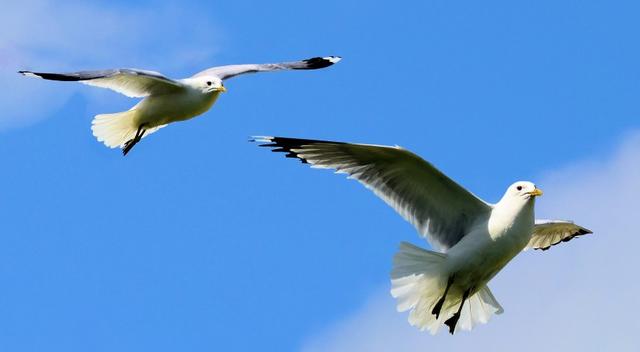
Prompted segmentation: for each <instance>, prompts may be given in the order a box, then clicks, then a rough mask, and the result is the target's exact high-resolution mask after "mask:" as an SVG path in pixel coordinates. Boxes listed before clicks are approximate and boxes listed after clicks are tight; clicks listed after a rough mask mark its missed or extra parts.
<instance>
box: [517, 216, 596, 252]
mask: <svg viewBox="0 0 640 352" xmlns="http://www.w3.org/2000/svg"><path fill="white" fill-rule="evenodd" d="M590 233H593V232H591V230H589V229H586V228H584V227H582V226H580V225H576V224H574V223H573V222H572V221H568V220H536V224H535V226H534V227H533V235H532V236H531V240H529V243H528V244H527V246H526V247H525V250H526V249H530V248H533V249H542V250H543V251H546V250H547V249H549V248H551V246H555V245H556V244H558V243H561V242H568V241H570V240H572V239H573V238H575V237H578V236H583V235H586V234H590Z"/></svg>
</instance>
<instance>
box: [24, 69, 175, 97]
mask: <svg viewBox="0 0 640 352" xmlns="http://www.w3.org/2000/svg"><path fill="white" fill-rule="evenodd" d="M19 73H21V74H23V75H25V76H31V77H39V78H43V79H48V80H54V81H77V82H80V83H84V84H88V85H91V86H96V87H101V88H108V89H111V90H114V91H116V92H118V93H120V94H124V95H126V96H128V97H132V98H142V97H146V96H149V95H152V94H166V93H171V92H176V91H179V90H181V89H184V86H183V85H182V83H180V82H178V81H174V80H172V79H170V78H167V77H165V76H163V75H162V74H160V73H158V72H153V71H144V70H136V69H128V68H122V69H112V70H100V71H79V72H68V73H47V72H32V71H19Z"/></svg>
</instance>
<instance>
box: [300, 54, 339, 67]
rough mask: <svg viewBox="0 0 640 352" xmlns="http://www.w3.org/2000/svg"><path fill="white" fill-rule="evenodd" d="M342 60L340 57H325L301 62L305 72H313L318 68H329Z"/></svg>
mask: <svg viewBox="0 0 640 352" xmlns="http://www.w3.org/2000/svg"><path fill="white" fill-rule="evenodd" d="M340 60H342V58H341V57H340V56H326V57H312V58H310V59H306V60H302V61H303V62H304V63H305V64H306V66H305V67H304V69H305V70H315V69H319V68H325V67H329V66H331V65H333V64H336V63H338V62H339V61H340Z"/></svg>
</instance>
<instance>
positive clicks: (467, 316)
mask: <svg viewBox="0 0 640 352" xmlns="http://www.w3.org/2000/svg"><path fill="white" fill-rule="evenodd" d="M446 260H447V256H446V254H442V253H436V252H431V251H427V250H424V249H422V248H419V247H416V246H414V245H412V244H409V243H406V242H402V243H401V244H400V251H399V252H398V253H397V254H396V255H395V257H394V258H393V270H392V272H391V284H392V288H391V295H392V296H393V297H395V298H396V299H397V300H398V306H397V308H398V311H400V312H403V311H407V310H411V313H410V314H409V323H410V324H411V325H413V326H416V327H418V328H419V329H420V330H425V329H426V330H429V332H431V334H435V333H437V332H438V329H439V328H440V326H442V325H443V324H444V321H445V320H447V319H448V318H450V317H451V316H452V315H453V314H454V313H455V312H456V311H457V309H458V307H459V306H460V302H461V300H462V295H461V294H460V293H458V292H456V291H455V290H451V291H449V293H448V294H447V299H446V301H445V304H444V305H443V307H442V309H441V310H440V315H439V318H438V319H436V317H435V315H433V314H432V313H431V312H432V310H433V307H434V306H435V304H436V303H437V302H438V300H439V299H440V298H441V297H442V295H443V293H444V290H445V288H446V285H447V280H448V273H446V272H445V268H444V263H445V261H446ZM500 313H502V307H501V306H500V304H499V303H498V302H497V301H496V299H495V298H494V297H493V295H492V294H491V291H489V288H488V287H486V286H484V287H482V288H481V289H480V290H479V291H478V292H476V293H475V294H473V295H472V296H471V297H469V299H467V302H466V303H465V304H464V307H463V309H462V313H461V315H460V320H459V321H458V324H457V326H456V330H458V329H463V330H471V329H472V328H473V327H474V326H475V325H477V324H478V323H486V322H487V321H488V320H489V318H490V317H491V315H492V314H500Z"/></svg>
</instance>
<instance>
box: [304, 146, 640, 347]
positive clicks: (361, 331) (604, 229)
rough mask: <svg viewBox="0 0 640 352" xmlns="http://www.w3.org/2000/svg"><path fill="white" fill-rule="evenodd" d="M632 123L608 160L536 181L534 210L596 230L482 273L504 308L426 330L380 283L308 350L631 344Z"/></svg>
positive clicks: (636, 287) (639, 289)
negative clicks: (494, 272) (479, 319)
mask: <svg viewBox="0 0 640 352" xmlns="http://www.w3.org/2000/svg"><path fill="white" fill-rule="evenodd" d="M639 161H640V133H633V134H630V135H629V136H627V138H626V139H625V142H624V143H623V144H622V145H621V146H620V147H619V148H618V150H617V151H616V152H615V153H613V155H611V156H610V157H609V158H606V160H590V161H586V162H580V163H577V164H574V165H571V166H569V167H567V168H564V169H562V170H559V171H554V172H551V173H548V174H546V175H545V176H544V177H542V180H539V181H541V182H537V184H538V185H541V186H542V188H544V190H545V196H544V197H542V198H541V199H540V201H539V203H538V209H539V215H540V217H559V218H570V219H574V220H576V222H579V223H580V224H582V225H584V226H587V227H589V228H591V229H592V230H593V231H594V232H595V234H594V235H589V236H586V237H583V238H579V239H575V240H573V241H571V242H568V243H562V244H559V245H557V246H555V247H553V248H552V249H550V250H549V251H546V252H540V251H529V252H525V253H523V254H521V255H520V256H518V257H517V258H516V259H514V261H512V262H511V263H510V264H509V265H508V266H507V267H506V268H505V269H504V270H503V271H502V272H501V273H500V274H498V276H497V277H496V278H495V279H494V280H493V281H492V282H491V283H490V287H491V288H492V290H493V292H494V294H495V296H496V298H497V299H498V301H500V303H501V304H502V305H503V307H504V308H505V313H504V314H503V315H500V316H496V317H494V318H493V319H492V321H490V322H489V323H488V324H487V325H482V326H479V327H476V328H475V329H474V330H473V331H471V332H461V333H458V334H456V335H455V336H453V337H452V336H450V335H448V334H446V333H440V334H439V335H436V336H431V335H429V334H427V333H421V332H419V331H418V330H416V329H415V328H413V327H411V326H410V325H409V324H408V323H407V321H406V314H399V313H396V312H395V302H394V301H393V299H392V298H391V297H389V294H388V292H387V291H388V289H387V288H384V289H381V290H380V291H379V292H378V293H376V294H374V295H373V297H372V298H371V299H370V300H369V302H367V303H366V304H365V305H364V306H363V307H360V308H359V309H358V310H357V311H355V312H354V313H353V315H351V316H350V317H348V318H347V319H345V320H344V321H341V322H338V323H336V324H335V325H333V326H331V327H329V328H328V329H327V330H326V331H325V332H322V333H320V334H318V335H316V336H314V337H312V338H311V339H310V340H308V341H307V343H306V344H305V346H304V348H303V350H304V351H306V352H314V351H350V352H355V351H368V352H373V351H421V352H422V351H428V350H429V351H434V350H437V351H458V350H474V351H484V350H486V351H540V350H552V351H561V350H571V351H574V350H580V351H605V350H612V351H637V350H638V347H639V346H640V334H638V331H640V320H639V319H638V317H636V316H635V314H637V313H638V307H637V304H636V302H637V300H638V298H639V297H640V282H639V281H638V277H639V275H638V268H640V255H639V253H638V252H637V251H638V248H640V230H639V229H638V226H637V225H636V221H637V219H638V216H639V215H640V203H638V201H637V200H638V198H640V181H639V180H640V162H639Z"/></svg>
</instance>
